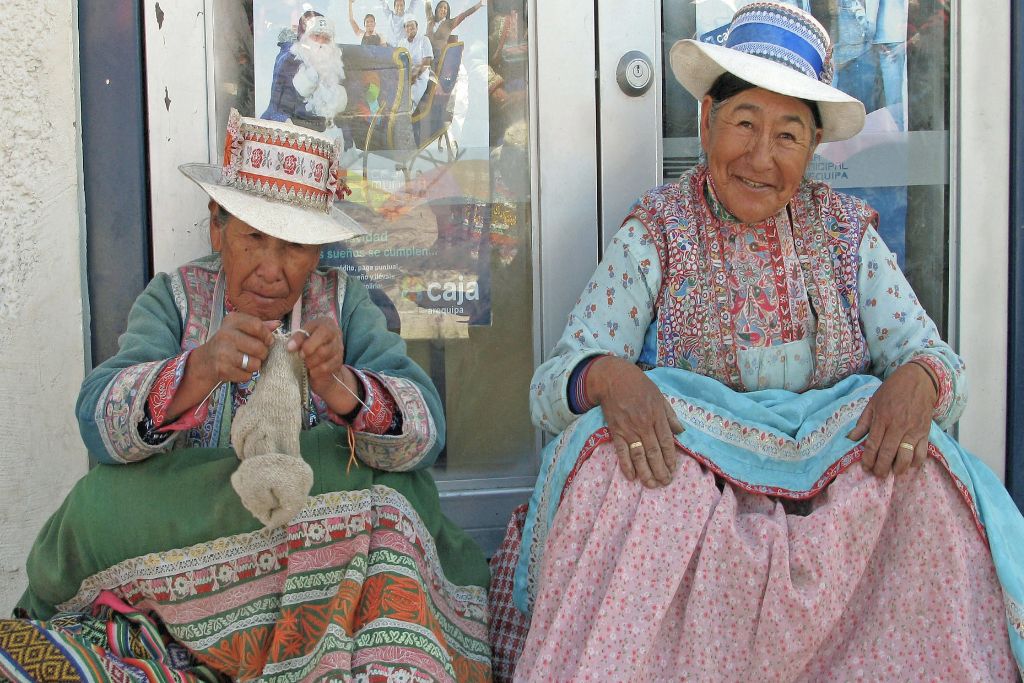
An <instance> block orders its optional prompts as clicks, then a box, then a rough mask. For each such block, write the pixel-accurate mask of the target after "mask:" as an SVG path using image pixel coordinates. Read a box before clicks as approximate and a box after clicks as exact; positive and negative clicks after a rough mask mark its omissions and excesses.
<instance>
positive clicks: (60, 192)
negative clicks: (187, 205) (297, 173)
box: [0, 0, 88, 616]
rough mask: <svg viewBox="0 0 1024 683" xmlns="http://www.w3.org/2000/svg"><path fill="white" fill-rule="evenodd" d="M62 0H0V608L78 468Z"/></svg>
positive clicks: (79, 338) (74, 176)
mask: <svg viewBox="0 0 1024 683" xmlns="http://www.w3.org/2000/svg"><path fill="white" fill-rule="evenodd" d="M76 11H77V10H76V6H75V2H73V0H42V1H41V2H40V1H38V0H2V2H0V92H2V93H4V94H5V96H4V97H3V98H0V131H3V133H2V134H0V167H2V169H3V178H4V180H3V182H2V183H0V416H2V418H0V616H6V615H7V614H8V613H9V612H10V609H11V608H12V607H13V605H14V603H15V602H16V601H17V599H18V597H19V596H20V595H21V592H22V591H23V590H24V588H25V584H26V580H25V571H24V567H25V558H26V556H27V555H28V551H29V548H30V547H31V545H32V541H33V540H34V539H35V536H36V534H37V533H38V532H39V529H40V527H41V526H42V524H43V522H44V521H46V518H47V517H48V516H49V515H50V513H51V512H53V510H54V509H56V507H57V506H58V505H59V504H60V502H61V500H62V499H63V497H64V495H65V494H66V493H67V492H68V491H69V490H70V489H71V486H72V485H73V484H74V482H75V481H76V480H77V479H78V478H79V477H81V476H82V475H83V474H84V473H85V472H86V469H87V467H88V458H87V455H86V451H85V447H84V446H83V445H82V441H81V438H79V436H78V427H77V425H76V423H75V420H74V406H75V399H76V398H77V396H78V387H79V385H80V384H81V382H82V377H83V375H84V370H85V350H84V349H85V345H84V338H85V337H84V334H83V320H84V317H83V305H82V300H83V297H82V293H83V292H82V272H83V271H82V268H83V266H82V261H83V259H82V255H83V253H82V249H83V247H82V232H83V230H82V226H83V222H82V219H81V217H82V206H81V202H80V199H79V197H80V182H79V167H80V165H81V164H80V163H79V154H80V152H79V144H78V139H79V135H78V128H77V121H78V115H77V104H76V102H77V94H78V75H77V68H78V67H77V64H78V51H77V48H76V44H75V30H76V26H77V19H76V17H77V14H76Z"/></svg>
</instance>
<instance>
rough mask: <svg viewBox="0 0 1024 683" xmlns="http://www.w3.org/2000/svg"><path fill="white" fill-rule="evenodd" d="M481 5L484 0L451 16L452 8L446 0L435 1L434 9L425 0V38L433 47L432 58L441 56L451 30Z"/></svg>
mask: <svg viewBox="0 0 1024 683" xmlns="http://www.w3.org/2000/svg"><path fill="white" fill-rule="evenodd" d="M483 6H484V0H480V2H478V3H476V4H475V5H473V6H472V7H470V8H469V9H468V10H466V11H465V12H463V13H462V14H460V15H459V16H457V17H455V18H452V16H451V14H452V8H451V5H449V4H448V0H441V2H439V3H437V8H436V9H434V8H432V7H431V6H430V3H429V2H427V38H429V39H430V44H431V45H432V46H433V48H434V59H440V58H441V53H442V52H443V51H444V46H445V45H446V44H447V43H448V40H449V38H451V35H452V32H453V31H455V29H457V28H458V27H459V24H461V23H462V22H464V21H465V20H466V19H468V18H469V17H470V15H472V14H473V12H476V11H477V10H478V9H480V8H481V7H483Z"/></svg>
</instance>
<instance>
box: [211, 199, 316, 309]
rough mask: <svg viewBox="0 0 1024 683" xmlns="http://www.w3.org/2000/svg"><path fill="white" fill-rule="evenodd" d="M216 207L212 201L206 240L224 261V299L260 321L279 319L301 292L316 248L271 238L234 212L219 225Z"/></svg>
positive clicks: (311, 266) (314, 265)
mask: <svg viewBox="0 0 1024 683" xmlns="http://www.w3.org/2000/svg"><path fill="white" fill-rule="evenodd" d="M216 209H217V205H216V204H214V203H213V202H210V241H211V242H212V243H213V249H214V251H219V252H220V255H221V259H222V260H223V262H224V276H225V278H226V279H227V281H226V283H225V284H226V285H227V287H226V289H225V293H226V295H227V298H228V300H229V301H230V302H231V303H232V304H234V306H235V308H237V309H238V310H239V311H241V312H242V313H248V314H249V315H254V316H256V317H257V318H259V319H261V320H278V319H280V318H281V317H283V316H284V315H285V313H287V312H288V311H290V310H291V309H292V306H294V305H295V302H296V301H297V300H298V298H299V297H300V296H301V295H302V288H303V286H304V285H305V283H306V278H307V277H308V276H309V274H310V272H312V270H313V269H314V268H315V267H316V264H317V262H318V261H319V260H320V247H319V246H317V245H315V244H296V243H295V242H286V241H284V240H281V239H278V238H276V237H271V236H270V235H267V234H266V233H262V232H260V231H259V230H257V229H256V228H253V227H252V226H250V225H248V224H247V223H243V222H242V221H241V220H239V219H238V218H236V217H235V216H232V217H231V218H230V219H228V221H227V224H226V225H223V226H221V225H220V224H218V223H217V220H216Z"/></svg>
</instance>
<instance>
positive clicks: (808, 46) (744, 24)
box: [725, 2, 832, 85]
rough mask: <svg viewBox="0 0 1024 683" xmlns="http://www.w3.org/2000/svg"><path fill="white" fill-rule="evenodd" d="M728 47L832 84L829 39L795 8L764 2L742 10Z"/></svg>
mask: <svg viewBox="0 0 1024 683" xmlns="http://www.w3.org/2000/svg"><path fill="white" fill-rule="evenodd" d="M725 46H726V47H728V48H732V49H733V50H737V51H739V52H743V53H746V54H749V55H753V56H755V57H762V58H764V59H769V60H771V61H773V62H777V63H779V64H782V65H784V66H788V67H789V68H791V69H793V70H795V71H797V72H799V73H801V74H803V75H804V76H807V77H809V78H813V79H814V80H816V81H820V82H822V83H825V84H827V85H831V84H832V63H831V61H832V60H831V57H832V55H831V47H830V46H829V42H828V35H827V34H826V33H825V32H824V31H823V30H822V28H821V26H820V25H819V24H817V22H814V21H813V20H809V19H808V18H807V17H805V16H803V13H798V11H797V10H795V8H789V7H786V6H783V5H776V4H770V3H760V2H758V3H752V4H750V5H747V6H745V7H743V8H741V9H740V10H739V11H738V12H736V15H735V16H734V17H733V19H732V25H731V26H730V27H729V37H728V39H727V40H726V44H725Z"/></svg>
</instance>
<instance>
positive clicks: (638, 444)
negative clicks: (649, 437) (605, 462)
mask: <svg viewBox="0 0 1024 683" xmlns="http://www.w3.org/2000/svg"><path fill="white" fill-rule="evenodd" d="M643 447H644V442H643V441H634V442H633V443H631V444H629V450H633V449H634V448H643Z"/></svg>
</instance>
